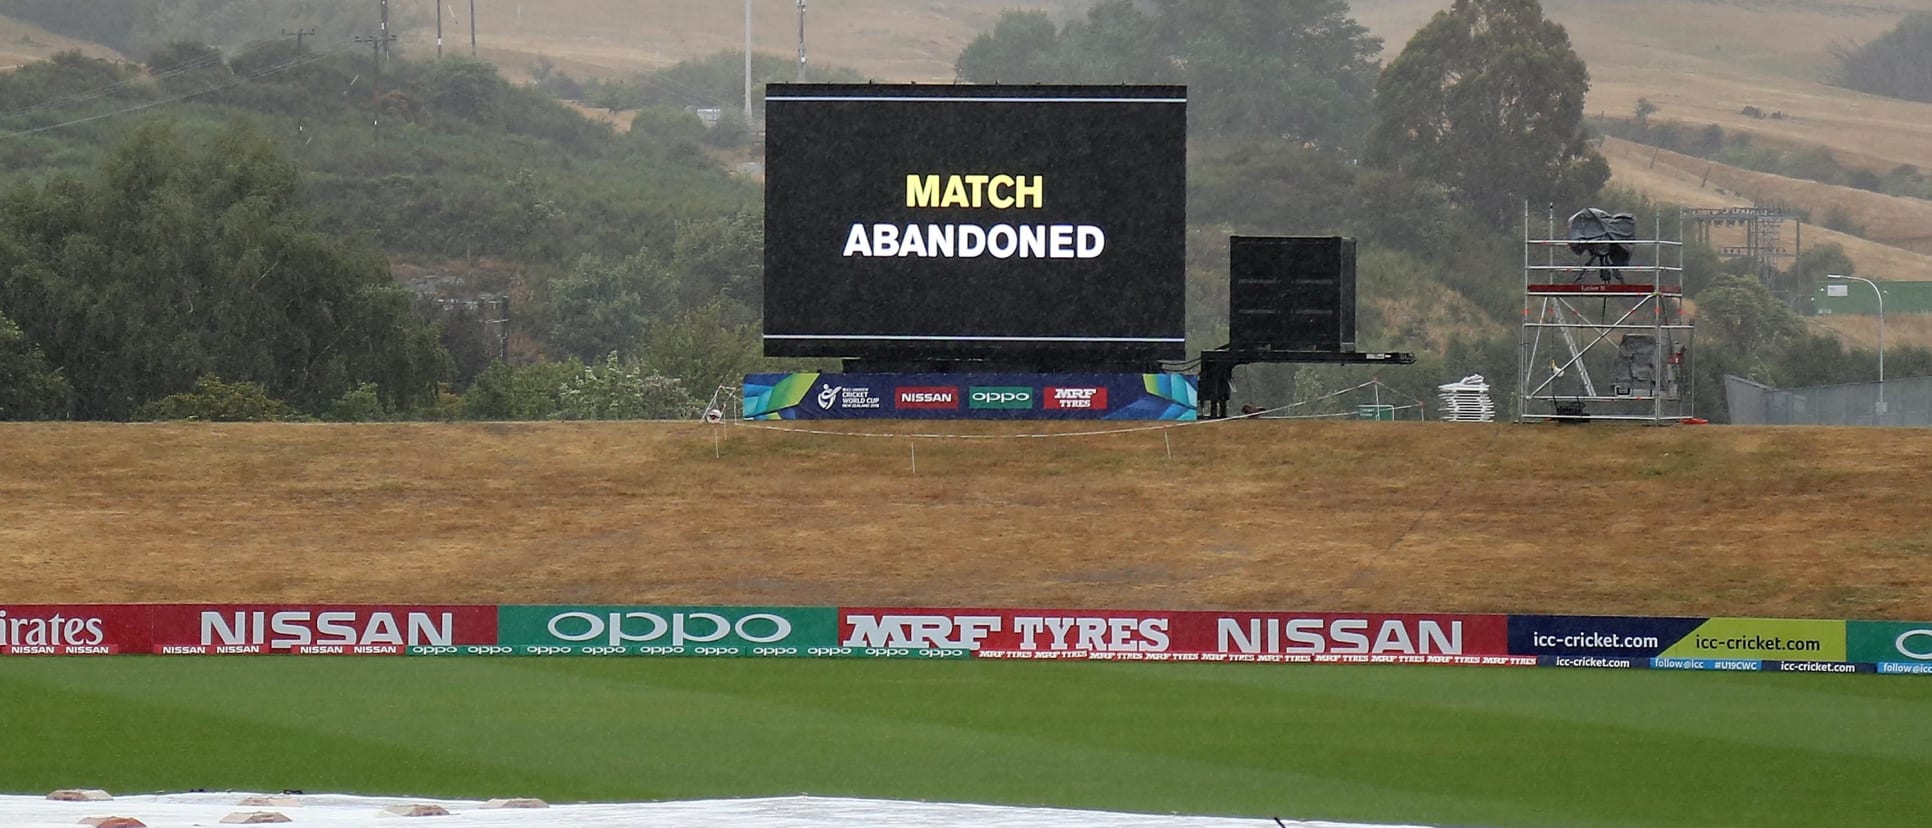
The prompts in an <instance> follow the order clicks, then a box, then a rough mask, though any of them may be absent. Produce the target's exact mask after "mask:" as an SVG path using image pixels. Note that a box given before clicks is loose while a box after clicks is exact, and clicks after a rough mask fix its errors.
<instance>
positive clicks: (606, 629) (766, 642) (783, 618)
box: [499, 606, 836, 656]
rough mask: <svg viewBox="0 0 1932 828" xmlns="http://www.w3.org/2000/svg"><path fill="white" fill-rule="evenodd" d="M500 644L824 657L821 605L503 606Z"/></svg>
mask: <svg viewBox="0 0 1932 828" xmlns="http://www.w3.org/2000/svg"><path fill="white" fill-rule="evenodd" d="M500 625H501V630H500V636H499V638H500V643H501V644H502V645H504V646H506V647H509V648H510V649H511V650H513V651H514V652H516V653H518V654H524V655H711V656H717V655H734V656H735V655H746V656H750V655H756V656H810V655H832V654H834V653H829V652H826V650H828V649H830V648H832V647H833V644H834V641H833V631H834V628H835V626H836V613H835V611H834V610H832V609H831V608H829V607H635V606H628V607H627V606H581V607H572V606H548V607H503V608H502V610H501V615H500Z"/></svg>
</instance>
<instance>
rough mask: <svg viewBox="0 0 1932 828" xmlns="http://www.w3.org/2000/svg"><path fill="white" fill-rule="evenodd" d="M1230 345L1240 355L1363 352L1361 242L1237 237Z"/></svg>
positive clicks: (1231, 261)
mask: <svg viewBox="0 0 1932 828" xmlns="http://www.w3.org/2000/svg"><path fill="white" fill-rule="evenodd" d="M1229 242H1230V244H1229V250H1228V279H1229V285H1228V305H1229V308H1228V311H1229V313H1228V339H1229V344H1230V345H1232V346H1234V347H1237V348H1265V349H1271V350H1280V351H1335V352H1344V351H1352V350H1354V349H1355V240H1354V239H1348V238H1342V237H1340V236H1234V237H1232V238H1230V239H1229Z"/></svg>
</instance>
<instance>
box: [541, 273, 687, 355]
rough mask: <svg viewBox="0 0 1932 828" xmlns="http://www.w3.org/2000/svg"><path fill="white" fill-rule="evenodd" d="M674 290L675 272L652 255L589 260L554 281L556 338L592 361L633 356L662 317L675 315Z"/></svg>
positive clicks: (553, 331) (553, 333)
mask: <svg viewBox="0 0 1932 828" xmlns="http://www.w3.org/2000/svg"><path fill="white" fill-rule="evenodd" d="M672 291H673V285H672V280H671V277H670V274H669V273H667V272H666V271H665V269H664V267H663V266H662V265H661V264H659V263H658V261H657V259H656V258H655V257H653V256H651V255H650V254H648V253H637V254H634V255H632V256H631V257H630V258H627V259H625V260H623V261H621V262H615V263H613V262H607V261H605V260H603V259H601V258H598V257H596V256H584V257H582V258H580V259H578V260H577V266H576V267H575V268H573V269H572V270H571V271H570V273H569V274H568V275H566V276H563V277H560V278H558V279H555V280H553V281H551V283H550V303H551V308H552V310H553V311H554V314H555V320H556V321H555V323H554V324H553V326H552V327H551V329H550V340H551V341H552V342H555V343H556V344H557V345H558V347H561V348H563V349H564V350H565V351H568V352H569V353H571V354H573V355H575V356H577V357H579V358H581V359H583V360H584V361H586V362H588V361H590V360H594V359H596V358H597V357H598V355H600V354H608V353H612V352H617V353H629V352H630V351H632V350H634V349H635V348H636V347H637V346H638V345H640V344H642V343H643V342H644V338H645V336H647V335H648V334H649V333H650V331H651V325H652V324H653V323H654V322H655V321H656V320H657V318H658V317H660V316H667V315H669V312H670V311H671V310H672V308H673V307H674V303H675V302H676V295H675V294H674V293H673V292H672Z"/></svg>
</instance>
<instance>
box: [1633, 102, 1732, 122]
mask: <svg viewBox="0 0 1932 828" xmlns="http://www.w3.org/2000/svg"><path fill="white" fill-rule="evenodd" d="M1633 114H1634V115H1635V116H1636V120H1637V125H1638V126H1649V125H1650V116H1652V115H1655V114H1657V105H1656V104H1654V103H1651V102H1650V99H1649V98H1638V99H1637V108H1636V110H1635V111H1634V112H1633ZM1712 126H1716V124H1712Z"/></svg>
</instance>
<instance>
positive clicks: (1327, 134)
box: [954, 0, 1382, 148]
mask: <svg viewBox="0 0 1932 828" xmlns="http://www.w3.org/2000/svg"><path fill="white" fill-rule="evenodd" d="M1143 9H1145V11H1144V10H1143ZM1381 50H1382V41H1381V40H1380V39H1378V38H1375V37H1373V36H1371V35H1369V33H1368V30H1367V29H1366V28H1363V27H1362V26H1361V25H1360V24H1358V23H1356V22H1355V20H1354V19H1352V18H1350V17H1349V16H1348V4H1346V3H1344V2H1342V0H1155V1H1154V2H1152V3H1151V4H1150V3H1135V2H1133V0H1104V1H1103V2H1100V3H1097V4H1095V5H1094V6H1093V8H1091V9H1089V10H1088V12H1087V16H1086V18H1085V19H1084V20H1074V21H1071V22H1069V23H1068V24H1067V26H1066V28H1065V29H1064V30H1062V31H1060V32H1058V33H1056V32H1055V30H1054V26H1053V21H1052V20H1050V19H1048V18H1047V16H1046V15H1045V14H1044V13H1042V12H1038V11H1026V12H1022V11H1009V12H1007V13H1006V14H1004V15H1002V16H1001V17H1000V20H999V23H998V24H996V25H995V26H994V29H993V31H992V32H991V33H988V34H983V35H981V36H979V38H977V39H975V40H974V41H973V42H972V44H971V45H969V46H967V47H966V50H965V51H964V52H961V53H960V56H959V60H958V61H957V62H956V63H955V64H954V67H955V69H956V70H957V71H958V75H959V79H960V80H962V81H966V82H969V83H993V82H1001V83H1040V82H1058V83H1181V84H1186V85H1187V86H1188V88H1189V95H1190V96H1191V97H1192V98H1193V101H1194V106H1193V108H1192V111H1191V112H1190V118H1189V120H1190V122H1191V126H1190V129H1192V130H1194V131H1195V132H1197V133H1200V134H1208V135H1229V136H1236V137H1264V138H1267V139H1273V140H1280V139H1288V140H1290V141H1294V142H1297V143H1305V144H1312V145H1316V146H1321V147H1329V148H1333V147H1350V146H1354V145H1355V144H1356V143H1357V142H1358V141H1359V140H1360V137H1361V133H1362V130H1363V129H1364V128H1365V127H1366V126H1367V123H1368V115H1369V100H1370V97H1371V95H1372V93H1373V92H1374V86H1375V75H1376V71H1377V68H1378V67H1377V64H1376V62H1375V56H1376V55H1377V54H1379V53H1380V52H1381Z"/></svg>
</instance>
